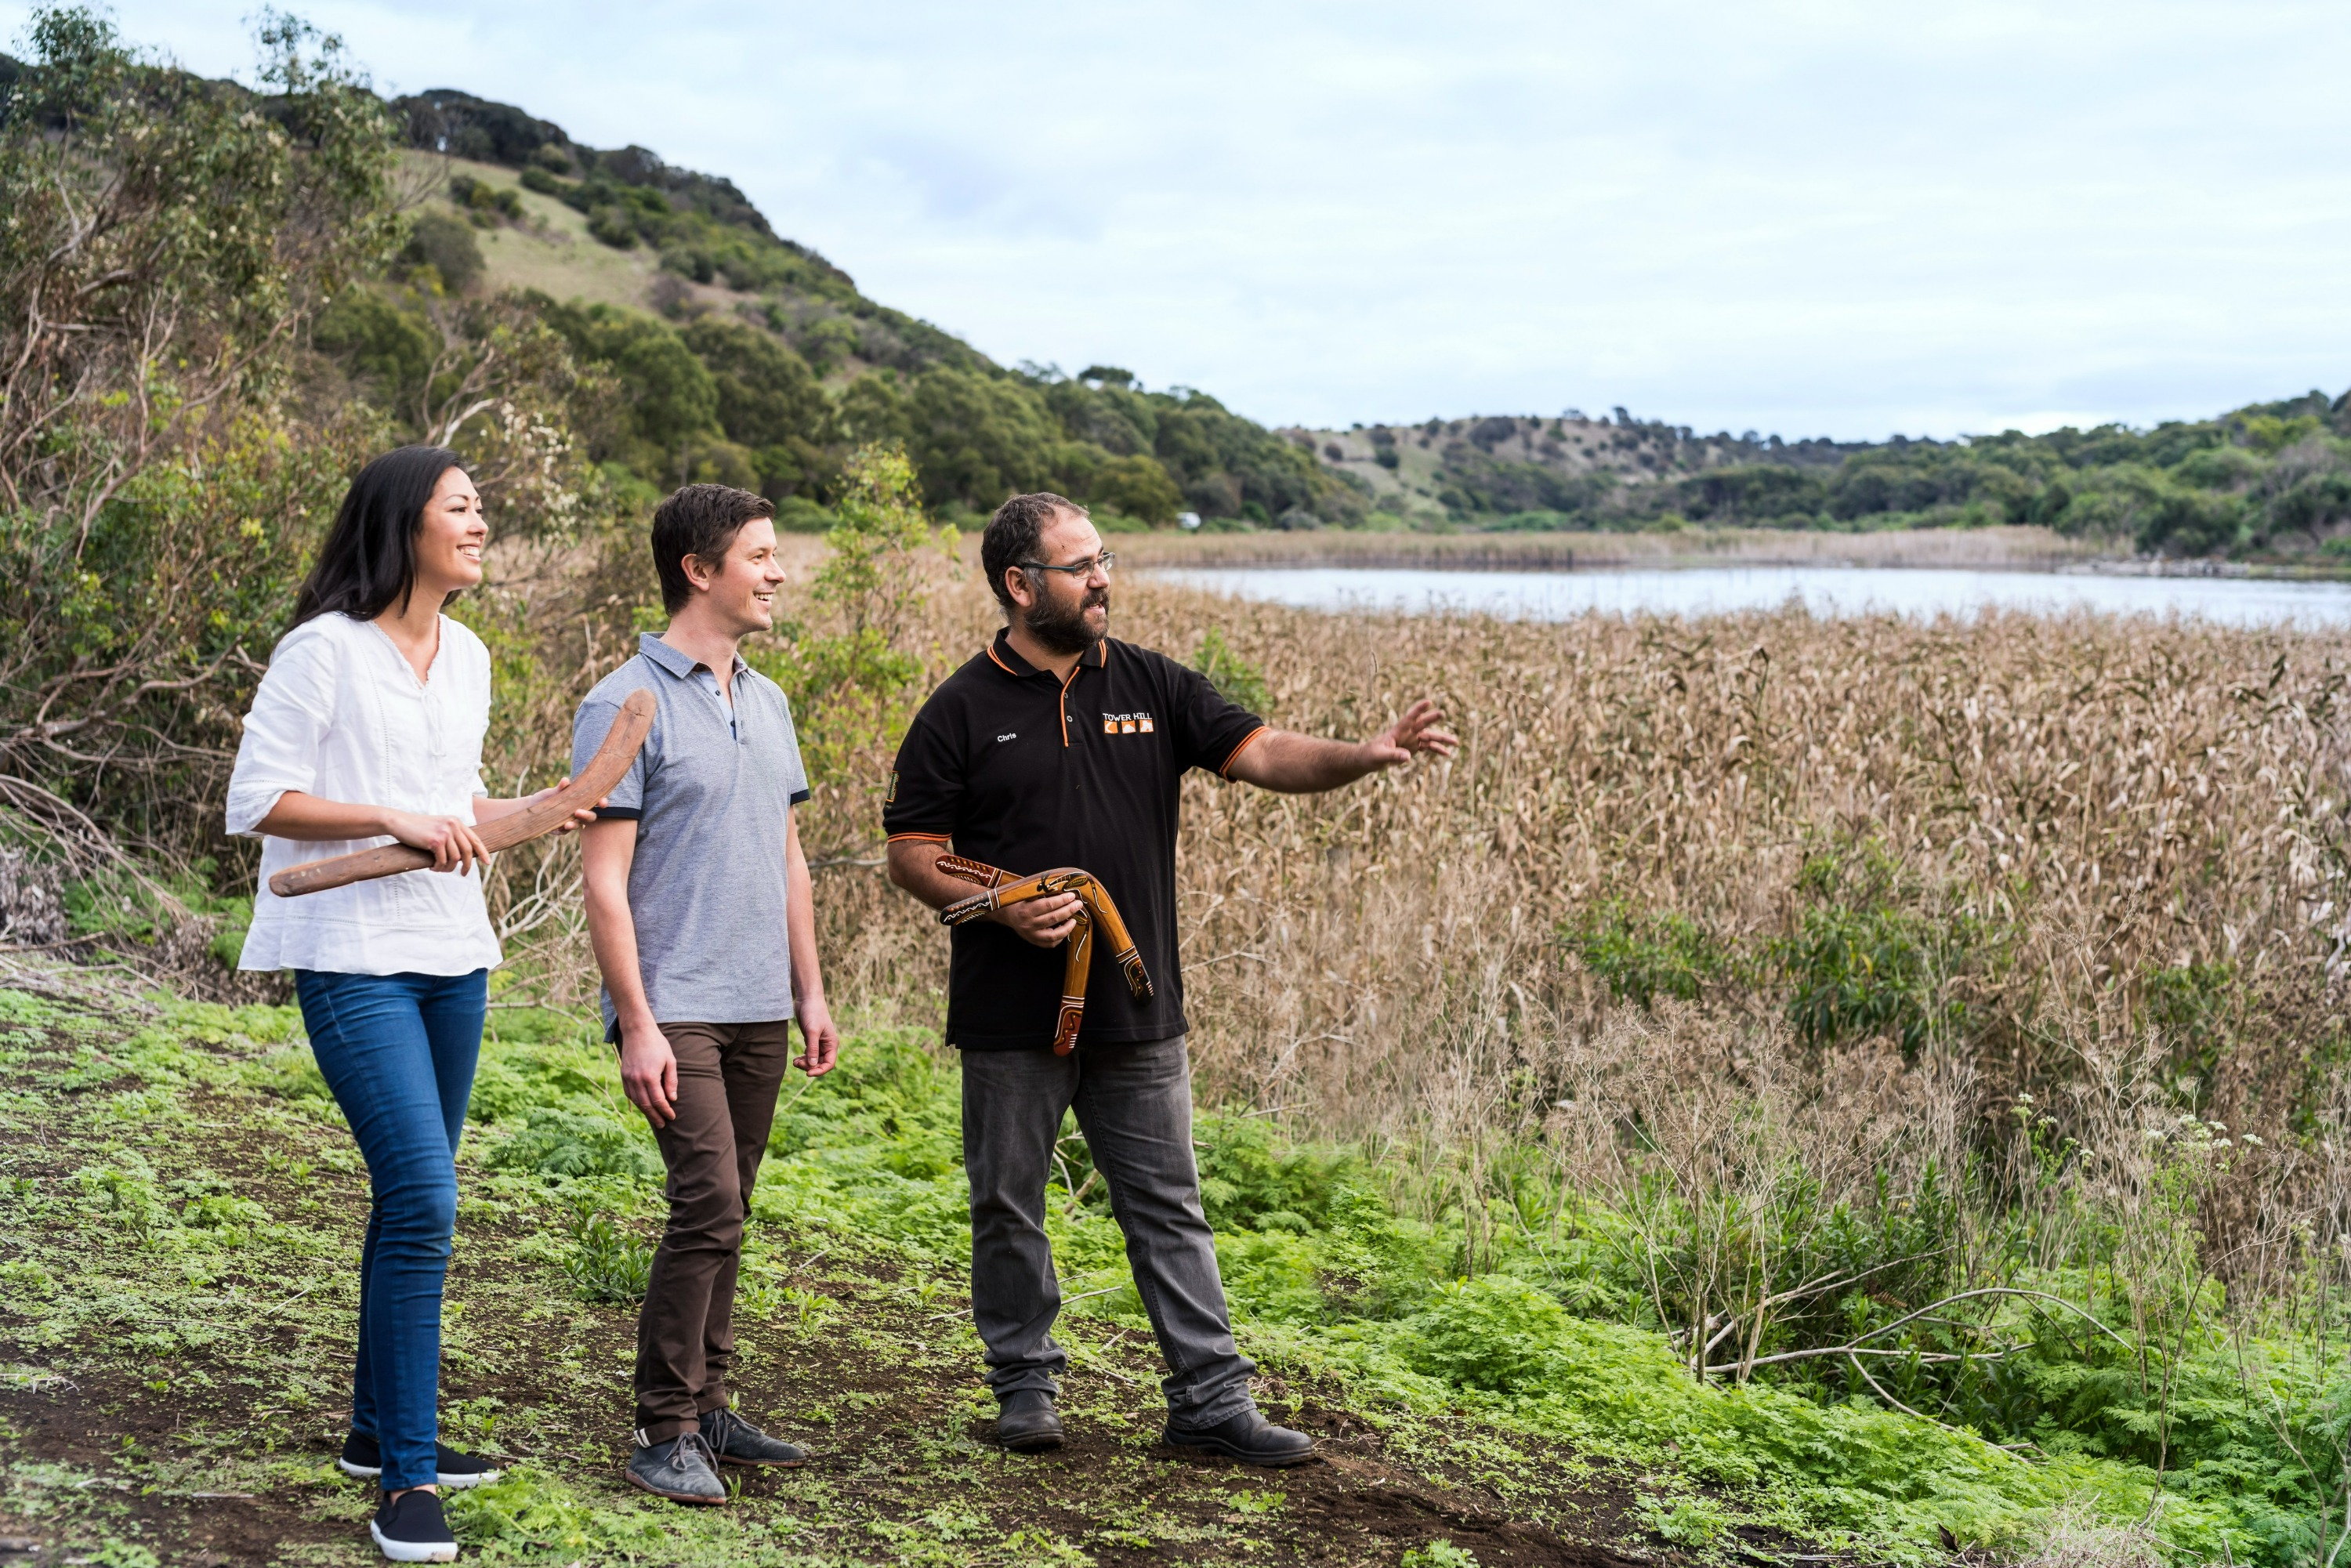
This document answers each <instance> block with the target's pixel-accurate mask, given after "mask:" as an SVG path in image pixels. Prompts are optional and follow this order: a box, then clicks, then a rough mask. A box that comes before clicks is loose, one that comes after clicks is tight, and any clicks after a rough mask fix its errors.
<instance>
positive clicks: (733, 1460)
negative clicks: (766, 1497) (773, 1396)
mask: <svg viewBox="0 0 2351 1568" xmlns="http://www.w3.org/2000/svg"><path fill="white" fill-rule="evenodd" d="M702 1437H703V1440H704V1441H705V1442H707V1443H708V1444H709V1445H710V1451H711V1452H712V1453H714V1454H716V1455H717V1456H718V1462H719V1463H720V1464H722V1465H766V1466H769V1467H772V1468H773V1469H779V1470H792V1469H799V1467H800V1466H802V1465H804V1464H807V1463H808V1462H809V1457H808V1450H807V1449H806V1448H801V1447H800V1446H799V1444H797V1443H787V1442H785V1441H784V1440H783V1439H782V1438H781V1437H768V1435H767V1434H766V1433H765V1432H762V1431H760V1430H759V1428H758V1427H754V1426H753V1425H751V1423H749V1422H748V1421H746V1420H745V1419H743V1417H742V1416H737V1414H735V1412H734V1411H732V1410H730V1409H728V1408H727V1407H726V1406H724V1405H722V1406H719V1407H718V1408H717V1409H716V1410H705V1411H704V1412H703V1413H702Z"/></svg>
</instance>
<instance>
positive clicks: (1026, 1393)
mask: <svg viewBox="0 0 2351 1568" xmlns="http://www.w3.org/2000/svg"><path fill="white" fill-rule="evenodd" d="M996 1440H997V1441H998V1442H999V1443H1001V1444H1003V1445H1004V1446H1005V1447H1006V1448H1009V1449H1011V1450H1012V1451H1013V1452H1014V1453H1016V1454H1041V1453H1043V1452H1045V1450H1047V1449H1048V1448H1060V1447H1061V1417H1060V1416H1057V1415H1055V1414H1054V1413H1053V1396H1051V1395H1050V1394H1048V1393H1046V1392H1045V1391H1044V1390H1043V1389H1041V1388H1024V1389H1021V1390H1020V1391H1019V1393H1017V1394H1008V1395H1006V1396H1004V1403H1003V1404H1002V1405H1001V1406H998V1409H997V1412H996Z"/></svg>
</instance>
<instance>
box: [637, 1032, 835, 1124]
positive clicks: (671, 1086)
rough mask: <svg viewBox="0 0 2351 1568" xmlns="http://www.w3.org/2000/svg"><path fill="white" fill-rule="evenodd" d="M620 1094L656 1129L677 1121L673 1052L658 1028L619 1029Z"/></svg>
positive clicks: (675, 1067) (667, 1038) (675, 1064)
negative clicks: (627, 1098) (641, 1112)
mask: <svg viewBox="0 0 2351 1568" xmlns="http://www.w3.org/2000/svg"><path fill="white" fill-rule="evenodd" d="M826 1065H827V1066H830V1065H831V1062H830V1061H827V1063H826ZM621 1092H622V1093H623V1094H626V1095H627V1096H628V1097H629V1103H630V1104H632V1105H634V1106H635V1107H636V1108H637V1109H638V1110H640V1111H643V1113H645V1120H646V1121H648V1122H651V1123H652V1124H653V1125H654V1126H656V1127H666V1126H668V1125H669V1124H671V1123H672V1122H674V1121H676V1120H677V1052H675V1051H672V1050H671V1049H670V1048H669V1037H668V1036H667V1035H664V1033H662V1031H661V1026H660V1025H658V1024H652V1023H643V1024H638V1025H636V1026H635V1027H633V1028H632V1027H631V1026H630V1025H628V1024H622V1026H621Z"/></svg>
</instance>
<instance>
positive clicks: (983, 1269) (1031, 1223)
mask: <svg viewBox="0 0 2351 1568" xmlns="http://www.w3.org/2000/svg"><path fill="white" fill-rule="evenodd" d="M1072 1107H1075V1109H1076V1111H1077V1113H1078V1125H1079V1127H1080V1128H1081V1130H1083V1132H1084V1133H1085V1135H1086V1146H1087V1148H1088V1149H1090V1150H1091V1151H1092V1155H1093V1162H1094V1166H1095V1167H1096V1168H1097V1169H1099V1170H1100V1171H1101V1172H1102V1179H1103V1180H1104V1181H1105V1182H1106V1183H1107V1184H1108V1185H1109V1189H1110V1203H1111V1212H1112V1213H1113V1215H1115V1216H1116V1217H1117V1218H1118V1228H1119V1229H1121V1230H1122V1231H1123V1232H1124V1233H1125V1235H1126V1260H1127V1263H1128V1264H1129V1266H1130V1267H1132V1268H1133V1270H1134V1284H1135V1289H1136V1290H1137V1291H1140V1292H1141V1294H1142V1296H1143V1305H1144V1311H1146V1312H1149V1313H1150V1314H1151V1327H1152V1329H1153V1331H1154V1332H1155V1333H1157V1335H1158V1336H1159V1353H1160V1354H1161V1355H1162V1356H1164V1357H1165V1358H1166V1362H1167V1372H1168V1375H1167V1376H1166V1377H1165V1378H1163V1379H1161V1381H1160V1385H1159V1386H1160V1388H1161V1389H1162V1390H1163V1391H1164V1392H1165V1394H1166V1396H1167V1407H1168V1411H1169V1413H1170V1414H1171V1415H1172V1416H1174V1417H1175V1420H1176V1422H1177V1424H1178V1425H1181V1426H1185V1427H1209V1426H1214V1425H1216V1424H1217V1422H1219V1421H1224V1420H1227V1419H1229V1418H1230V1417H1232V1416H1237V1415H1238V1414H1240V1413H1241V1412H1242V1411H1243V1410H1247V1409H1249V1408H1251V1404H1250V1400H1249V1375H1250V1374H1251V1373H1253V1372H1255V1371H1256V1370H1257V1367H1256V1366H1255V1365H1254V1364H1252V1363H1250V1362H1249V1359H1248V1358H1247V1357H1245V1356H1243V1355H1242V1354H1240V1352H1239V1351H1238V1350H1237V1349H1236V1348H1234V1345H1233V1327H1232V1318H1231V1316H1230V1315H1229V1314H1228V1312H1227V1311H1226V1309H1225V1287H1224V1281H1222V1280H1220V1279H1219V1278H1218V1277H1217V1249H1216V1244H1215V1242H1214V1240H1213V1239H1212V1238H1211V1237H1210V1235H1209V1232H1208V1220H1207V1216H1206V1215H1205V1214H1203V1213H1202V1212H1201V1210H1200V1174H1199V1170H1198V1168H1197V1167H1196V1166H1195V1165H1194V1164H1193V1160H1192V1072H1191V1063H1190V1062H1189V1061H1188V1060H1187V1059H1186V1056H1185V1054H1184V1037H1183V1036H1182V1035H1180V1034H1179V1035H1176V1036H1175V1037H1173V1038H1171V1039H1168V1040H1145V1041H1142V1042H1140V1043H1138V1044H1134V1045H1089V1046H1081V1047H1080V1048H1079V1049H1078V1050H1077V1051H1072V1052H1071V1054H1069V1055H1068V1056H1055V1055H1054V1054H1053V1053H1052V1052H1051V1051H1044V1050H1038V1051H965V1052H964V1053H963V1163H964V1169H965V1171H966V1173H967V1175H968V1176H970V1178H971V1308H972V1316H973V1318H974V1320H975V1321H976V1322H977V1327H978V1330H979V1338H980V1343H983V1344H985V1345H986V1346H987V1365H988V1374H987V1383H988V1386H989V1387H991V1388H993V1389H994V1390H995V1391H996V1394H997V1397H998V1398H999V1399H1000V1398H1002V1397H1004V1396H1006V1395H1008V1394H1016V1393H1019V1392H1021V1391H1023V1390H1027V1389H1043V1390H1045V1391H1046V1392H1048V1393H1051V1392H1055V1391H1057V1390H1058V1389H1059V1387H1060V1383H1059V1376H1060V1375H1061V1373H1062V1372H1063V1371H1064V1370H1066V1369H1067V1368H1068V1366H1069V1364H1070V1358H1069V1354H1068V1353H1067V1352H1065V1351H1063V1350H1062V1349H1061V1346H1060V1345H1058V1344H1056V1343H1053V1320H1054V1319H1055V1318H1056V1317H1058V1316H1059V1315H1060V1314H1061V1286H1060V1284H1059V1282H1058V1281H1057V1279H1056V1276H1055V1274H1054V1271H1053V1249H1052V1246H1051V1244H1050V1242H1049V1241H1048V1240H1047V1239H1046V1238H1045V1181H1046V1177H1047V1176H1048V1174H1049V1173H1050V1171H1051V1170H1052V1168H1053V1141H1054V1139H1055V1138H1056V1137H1057V1136H1059V1134H1060V1133H1061V1113H1063V1112H1064V1111H1067V1110H1069V1109H1071V1108H1072Z"/></svg>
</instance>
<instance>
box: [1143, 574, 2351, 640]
mask: <svg viewBox="0 0 2351 1568" xmlns="http://www.w3.org/2000/svg"><path fill="white" fill-rule="evenodd" d="M1151 576H1152V577H1153V578H1155V579H1156V580H1161V581H1168V582H1180V583H1184V584H1186V585H1189V586H1192V587H1196V588H1205V589H1208V590H1211V591H1215V592H1218V593H1233V594H1238V595H1240V596H1242V597H1244V598H1249V599H1265V600H1271V601H1274V602H1276V603H1280V604H1294V605H1298V606H1300V607H1301V608H1303V609H1309V610H1403V611H1408V612H1427V611H1431V610H1453V611H1473V612H1482V613H1485V614H1489V615H1499V616H1503V617H1506V618H1508V619H1511V620H1522V621H1563V620H1566V619H1568V618H1569V617H1571V616H1575V615H1583V614H1586V613H1589V612H1594V611H1597V612H1602V613H1604V614H1616V615H1628V614H1636V613H1644V612H1646V613H1652V614H1661V615H1719V614H1724V613H1727V612H1733V611H1740V610H1776V609H1779V608H1780V607H1781V606H1782V605H1784V604H1788V603H1790V602H1792V601H1793V602H1796V603H1800V604H1802V605H1803V606H1804V608H1805V609H1807V610H1809V611H1811V612H1813V614H1815V615H1822V616H1840V615H1861V614H1883V613H1886V612H1893V613H1895V614H1898V615H1907V616H1913V617H1917V618H1927V617H1931V616H1934V615H1938V614H1955V615H1962V616H1965V615H1973V614H1974V613H1976V612H1978V611H1980V610H1982V609H1984V608H1985V607H1987V606H1992V607H1997V608H2000V609H2003V610H2029V611H2038V612H2064V611H2069V610H2091V611H2098V612H2106V613H2110V614H2147V615H2179V616H2186V617H2191V618H2197V619H2202V620H2207V621H2216V622H2225V623H2228V624H2230V625H2237V626H2259V625H2278V624H2294V625H2301V626H2308V627H2333V626H2351V582H2289V581H2279V580H2270V579H2261V578H2242V577H2132V576H2123V575H2118V574H2109V573H2100V572H2086V571H2081V572H2072V571H2069V572H2055V571H1964V570H1946V569H1941V568H1932V567H1834V566H1698V567H1682V568H1668V569H1662V570H1660V569H1649V568H1643V569H1626V570H1615V569H1603V568H1594V569H1593V570H1589V571H1440V570H1425V569H1401V570H1399V569H1391V568H1384V567H1328V566H1310V567H1266V566H1252V567H1158V568H1154V569H1152V570H1151Z"/></svg>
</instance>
